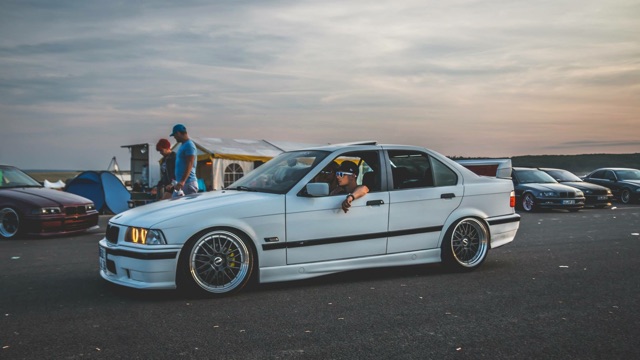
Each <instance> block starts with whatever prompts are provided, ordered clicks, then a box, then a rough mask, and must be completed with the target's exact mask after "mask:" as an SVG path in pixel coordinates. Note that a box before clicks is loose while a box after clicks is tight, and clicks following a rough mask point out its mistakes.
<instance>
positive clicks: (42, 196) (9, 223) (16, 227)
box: [0, 165, 98, 239]
mask: <svg viewBox="0 0 640 360" xmlns="http://www.w3.org/2000/svg"><path fill="white" fill-rule="evenodd" d="M97 226H98V212H97V211H96V209H95V206H94V204H93V202H92V201H91V200H89V199H86V198H84V197H82V196H78V195H74V194H69V193H66V192H63V191H59V190H52V189H47V188H45V187H43V186H42V185H40V183H39V182H37V181H36V180H35V179H33V178H32V177H30V176H29V175H27V174H25V173H24V172H23V171H21V170H20V169H18V168H16V167H13V166H7V165H0V238H4V239H9V238H14V237H16V236H19V235H31V236H34V235H37V236H46V235H57V234H71V233H77V232H82V231H86V230H88V229H92V228H96V227H97Z"/></svg>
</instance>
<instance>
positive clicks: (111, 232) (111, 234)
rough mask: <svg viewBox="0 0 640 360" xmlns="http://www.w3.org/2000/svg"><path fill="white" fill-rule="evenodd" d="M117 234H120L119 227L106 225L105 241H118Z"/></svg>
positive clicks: (113, 242) (115, 242)
mask: <svg viewBox="0 0 640 360" xmlns="http://www.w3.org/2000/svg"><path fill="white" fill-rule="evenodd" d="M118 234H120V228H119V227H117V226H112V225H108V226H107V236H106V238H107V241H108V242H110V243H112V244H117V243H118Z"/></svg>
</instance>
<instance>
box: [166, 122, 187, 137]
mask: <svg viewBox="0 0 640 360" xmlns="http://www.w3.org/2000/svg"><path fill="white" fill-rule="evenodd" d="M177 132H182V133H186V132H187V128H186V127H184V125H182V124H176V125H175V126H174V127H173V131H172V132H171V135H169V136H174V135H175V134H176V133H177Z"/></svg>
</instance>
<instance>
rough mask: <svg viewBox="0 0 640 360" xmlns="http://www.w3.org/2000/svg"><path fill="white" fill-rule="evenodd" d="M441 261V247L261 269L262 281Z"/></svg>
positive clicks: (277, 280)
mask: <svg viewBox="0 0 640 360" xmlns="http://www.w3.org/2000/svg"><path fill="white" fill-rule="evenodd" d="M440 261H441V259H440V249H429V250H421V251H412V252H406V253H399V254H387V255H376V256H368V257H362V258H354V259H343V260H333V261H323V262H316V263H306V264H294V265H286V266H274V267H268V268H261V269H260V282H261V283H269V282H279V281H291V280H302V279H309V278H312V277H316V276H322V275H329V274H333V273H337V272H342V271H349V270H358V269H369V268H380V267H391V266H410V265H420V264H431V263H439V262H440Z"/></svg>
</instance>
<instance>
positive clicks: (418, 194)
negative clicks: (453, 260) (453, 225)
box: [387, 150, 464, 253]
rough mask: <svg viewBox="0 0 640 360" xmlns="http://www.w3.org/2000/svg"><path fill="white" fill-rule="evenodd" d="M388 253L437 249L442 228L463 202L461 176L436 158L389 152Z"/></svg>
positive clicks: (418, 153)
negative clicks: (390, 185)
mask: <svg viewBox="0 0 640 360" xmlns="http://www.w3.org/2000/svg"><path fill="white" fill-rule="evenodd" d="M387 161H388V166H389V168H390V169H391V173H392V176H391V181H390V182H391V183H392V189H390V192H389V201H390V205H389V240H388V246H387V253H398V252H406V251H415V250H425V249H432V248H437V247H438V241H439V239H440V234H441V232H442V231H445V230H446V229H444V228H443V225H444V223H445V221H446V220H447V218H448V217H449V215H450V214H451V213H452V212H453V210H455V209H456V208H457V207H458V206H459V205H460V202H461V201H462V196H463V193H464V191H463V185H462V184H461V181H460V180H459V178H460V175H459V174H458V173H457V172H456V171H454V170H453V169H451V168H449V167H447V166H446V165H445V164H444V163H443V162H441V161H439V160H438V159H437V158H435V157H434V156H432V155H430V154H428V153H426V152H421V151H416V150H389V151H388V158H387Z"/></svg>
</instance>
